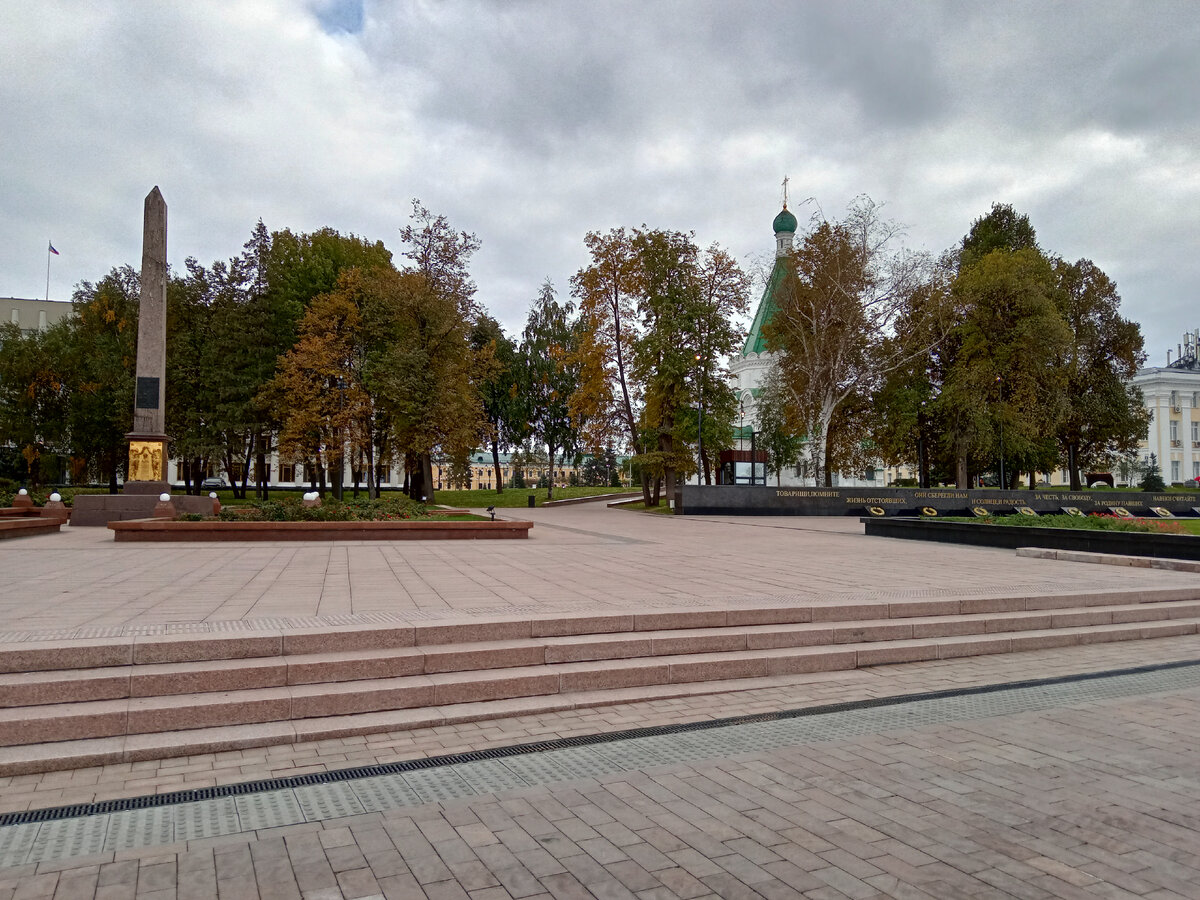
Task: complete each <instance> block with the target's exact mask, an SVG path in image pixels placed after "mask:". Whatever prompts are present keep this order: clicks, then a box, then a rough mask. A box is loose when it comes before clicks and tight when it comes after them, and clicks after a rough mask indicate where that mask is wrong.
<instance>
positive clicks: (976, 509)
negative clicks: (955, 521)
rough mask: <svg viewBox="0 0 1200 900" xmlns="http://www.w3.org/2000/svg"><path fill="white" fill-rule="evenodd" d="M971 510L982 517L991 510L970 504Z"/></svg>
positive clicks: (988, 514)
mask: <svg viewBox="0 0 1200 900" xmlns="http://www.w3.org/2000/svg"><path fill="white" fill-rule="evenodd" d="M971 512H973V513H975V515H977V516H981V517H983V518H986V517H988V516H990V515H991V512H990V511H989V510H987V509H984V508H983V507H982V506H972V507H971Z"/></svg>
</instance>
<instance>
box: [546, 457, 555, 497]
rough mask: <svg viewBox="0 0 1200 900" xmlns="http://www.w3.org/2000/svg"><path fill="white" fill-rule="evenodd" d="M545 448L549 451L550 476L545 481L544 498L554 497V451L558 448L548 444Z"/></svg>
mask: <svg viewBox="0 0 1200 900" xmlns="http://www.w3.org/2000/svg"><path fill="white" fill-rule="evenodd" d="M546 449H547V450H549V451H550V478H549V479H548V480H547V481H546V499H547V500H553V499H554V451H555V450H556V449H558V448H557V447H553V446H551V445H550V444H547V445H546Z"/></svg>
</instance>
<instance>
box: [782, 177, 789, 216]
mask: <svg viewBox="0 0 1200 900" xmlns="http://www.w3.org/2000/svg"><path fill="white" fill-rule="evenodd" d="M787 186H788V177H787V176H786V175H784V176H783V208H784V209H787V197H788V191H787Z"/></svg>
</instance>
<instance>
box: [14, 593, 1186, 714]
mask: <svg viewBox="0 0 1200 900" xmlns="http://www.w3.org/2000/svg"><path fill="white" fill-rule="evenodd" d="M1187 617H1200V600H1191V601H1173V602H1169V603H1151V602H1146V603H1133V604H1120V605H1106V606H1097V607H1089V608H1082V609H1080V608H1074V609H1067V608H1060V607H1055V608H1050V609H1032V610H1020V611H1016V612H995V613H975V614H969V615H963V614H960V615H953V616H951V615H942V616H915V617H911V618H905V619H867V620H863V621H857V622H853V623H850V622H846V621H833V622H803V623H782V624H774V625H746V626H720V627H711V628H691V629H670V630H663V631H646V632H621V633H614V634H584V635H573V636H567V637H546V638H537V639H525V640H508V641H480V642H476V643H463V644H433V645H426V646H423V647H393V648H388V649H368V650H361V651H354V650H339V651H335V652H326V653H304V654H293V655H277V656H264V657H256V656H249V657H244V658H238V659H204V660H198V661H187V662H176V663H148V664H141V665H128V666H102V667H98V668H93V669H63V670H43V671H33V672H19V673H6V674H0V709H11V708H16V707H23V706H34V705H50V704H56V703H79V702H87V701H99V700H119V699H126V698H148V697H157V696H168V695H177V694H201V693H223V692H230V691H239V690H262V689H269V688H282V687H287V686H298V685H319V684H335V683H344V682H356V681H367V680H373V679H385V678H398V677H403V676H416V675H433V674H439V673H448V672H469V671H485V670H487V671H492V670H503V669H514V668H521V667H527V666H539V665H555V664H565V663H572V662H598V661H603V660H620V659H638V658H657V657H664V656H685V655H692V654H700V653H737V652H744V651H764V650H772V649H777V648H788V647H806V646H836V645H842V644H848V643H860V642H891V641H902V640H910V639H924V638H940V637H950V636H955V635H960V636H961V635H972V634H990V633H996V632H1021V631H1038V630H1046V629H1059V628H1068V627H1072V626H1085V625H1109V624H1121V623H1132V622H1148V621H1155V620H1164V619H1180V618H1187ZM242 647H243V649H245V648H246V645H245V644H244V643H243V644H242ZM566 677H567V678H568V680H570V679H572V678H574V677H575V676H573V675H570V674H568V675H567V676H566ZM579 677H582V678H586V677H588V676H587V675H586V674H584V675H581V676H579ZM567 689H569V690H573V689H575V688H573V687H571V688H567Z"/></svg>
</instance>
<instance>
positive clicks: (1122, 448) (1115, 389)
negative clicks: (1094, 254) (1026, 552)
mask: <svg viewBox="0 0 1200 900" xmlns="http://www.w3.org/2000/svg"><path fill="white" fill-rule="evenodd" d="M1054 268H1055V273H1056V275H1057V276H1058V290H1057V292H1056V294H1055V297H1056V299H1057V301H1058V305H1059V312H1060V314H1061V315H1062V317H1063V319H1064V320H1065V321H1066V323H1067V326H1068V327H1069V328H1070V331H1071V340H1070V343H1069V345H1068V346H1067V347H1066V350H1065V352H1064V353H1063V355H1062V356H1061V357H1059V358H1058V359H1057V360H1056V362H1055V365H1056V367H1057V368H1059V369H1061V370H1062V371H1063V372H1064V373H1065V375H1066V385H1065V400H1066V409H1065V411H1064V413H1063V418H1062V423H1061V425H1060V426H1059V430H1058V443H1059V447H1060V448H1061V450H1062V453H1063V456H1065V458H1066V461H1067V470H1068V472H1069V474H1070V480H1071V490H1080V489H1081V488H1082V487H1083V483H1082V479H1081V478H1080V477H1079V471H1080V468H1081V467H1086V468H1085V471H1086V469H1088V468H1091V467H1093V466H1096V467H1099V466H1103V465H1105V464H1106V463H1107V461H1108V460H1109V459H1111V458H1112V457H1113V456H1114V455H1118V454H1125V453H1129V452H1132V451H1134V450H1136V449H1137V445H1138V442H1139V441H1141V440H1142V439H1144V438H1145V437H1146V433H1147V429H1148V427H1149V424H1150V421H1149V413H1148V412H1147V411H1146V409H1145V407H1144V405H1143V399H1142V393H1141V390H1140V389H1139V388H1137V387H1135V386H1134V385H1131V384H1129V380H1130V379H1131V378H1132V377H1133V376H1134V375H1135V374H1136V373H1137V370H1138V368H1140V367H1141V366H1142V365H1143V364H1144V363H1145V361H1146V354H1145V351H1144V349H1143V340H1142V332H1141V328H1140V327H1139V326H1138V324H1137V323H1136V322H1131V321H1130V320H1128V319H1125V318H1122V317H1121V315H1120V313H1119V312H1118V310H1119V307H1120V304H1121V298H1120V296H1119V295H1118V294H1117V288H1116V285H1115V284H1113V282H1112V281H1111V280H1110V279H1109V278H1108V276H1107V275H1105V274H1104V272H1102V271H1101V270H1100V269H1099V268H1097V267H1096V266H1095V265H1094V264H1093V263H1092V262H1091V261H1090V260H1086V259H1081V260H1079V261H1078V262H1075V263H1066V262H1062V261H1056V262H1055V264H1054Z"/></svg>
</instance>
